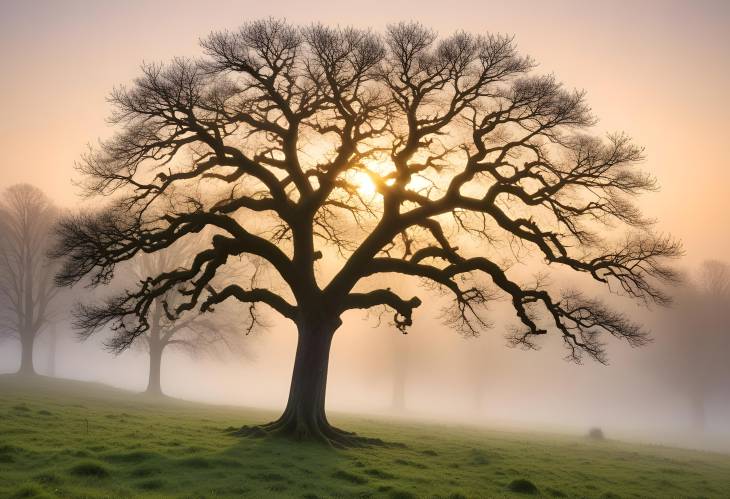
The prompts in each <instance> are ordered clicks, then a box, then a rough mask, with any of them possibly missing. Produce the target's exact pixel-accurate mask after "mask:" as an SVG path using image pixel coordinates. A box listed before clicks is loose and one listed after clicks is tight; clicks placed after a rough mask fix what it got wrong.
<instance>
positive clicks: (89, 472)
mask: <svg viewBox="0 0 730 499" xmlns="http://www.w3.org/2000/svg"><path fill="white" fill-rule="evenodd" d="M69 472H70V473H71V474H72V475H76V476H80V477H88V478H106V477H108V476H109V475H110V473H109V470H108V469H107V468H106V467H105V466H104V465H103V464H101V463H97V462H94V461H83V462H80V463H78V464H76V465H74V466H72V467H71V469H70V470H69Z"/></svg>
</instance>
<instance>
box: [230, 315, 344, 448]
mask: <svg viewBox="0 0 730 499" xmlns="http://www.w3.org/2000/svg"><path fill="white" fill-rule="evenodd" d="M340 324H341V321H340V320H339V318H338V319H334V320H330V321H319V322H317V323H309V324H302V325H300V326H299V327H298V333H299V334H298V342H297V352H296V356H295V358H294V369H293V371H292V379H291V385H290V388H289V399H288V401H287V404H286V409H284V413H283V414H282V415H281V417H280V418H279V419H277V420H276V421H274V422H272V423H269V424H265V425H262V426H260V427H247V426H244V427H243V428H241V429H240V430H239V431H238V434H240V435H250V436H258V435H263V434H267V433H272V434H278V435H285V436H289V437H292V438H294V439H296V440H316V441H320V442H324V443H326V444H328V445H332V446H336V447H344V446H349V445H355V444H357V443H358V438H357V437H355V434H354V433H350V432H345V431H342V430H340V429H337V428H335V427H333V426H331V425H330V424H329V422H328V421H327V416H326V414H325V398H326V391H327V369H328V366H329V354H330V347H331V346H332V337H333V336H334V333H335V331H336V330H337V328H338V327H339V326H340Z"/></svg>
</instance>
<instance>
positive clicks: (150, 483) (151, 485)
mask: <svg viewBox="0 0 730 499" xmlns="http://www.w3.org/2000/svg"><path fill="white" fill-rule="evenodd" d="M164 487H165V481H164V480H161V479H159V478H155V479H153V480H145V481H144V482H139V483H138V484H137V488H138V489H142V490H160V489H162V488H164Z"/></svg>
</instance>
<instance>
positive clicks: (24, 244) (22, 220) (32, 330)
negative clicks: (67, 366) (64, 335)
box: [0, 184, 59, 375]
mask: <svg viewBox="0 0 730 499" xmlns="http://www.w3.org/2000/svg"><path fill="white" fill-rule="evenodd" d="M57 215H58V211H57V209H56V207H55V206H54V205H53V203H52V202H51V200H50V199H49V198H48V197H47V196H46V195H45V194H43V192H41V191H40V190H39V189H37V188H36V187H33V186H32V185H28V184H18V185H14V186H11V187H9V188H7V189H6V190H5V192H4V193H3V195H2V199H0V336H6V337H13V338H17V339H18V340H19V341H20V344H21V349H22V350H21V351H22V353H21V363H20V370H19V374H24V375H31V374H35V370H34V368H33V346H34V343H35V340H36V338H37V337H38V335H40V334H41V332H43V331H44V329H45V328H46V327H47V326H48V323H49V319H50V317H51V313H52V311H53V310H52V307H51V305H52V301H53V299H54V297H55V296H56V295H57V294H58V291H59V288H57V287H56V286H55V284H54V282H53V276H54V273H55V268H54V266H53V265H52V261H51V260H49V259H48V257H47V256H46V252H47V251H48V250H49V249H50V247H51V244H52V237H53V225H54V223H55V221H56V218H57Z"/></svg>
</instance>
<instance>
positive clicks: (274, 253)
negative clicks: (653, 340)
mask: <svg viewBox="0 0 730 499" xmlns="http://www.w3.org/2000/svg"><path fill="white" fill-rule="evenodd" d="M201 45H202V48H203V50H204V53H205V55H204V57H202V58H200V59H188V58H178V59H174V60H172V61H171V62H169V63H167V64H156V63H155V64H145V65H143V67H142V74H141V76H140V77H139V78H137V79H136V80H135V81H134V82H133V83H132V84H131V85H129V86H121V87H118V88H116V89H115V90H114V91H113V92H112V94H111V97H110V101H111V103H112V105H113V107H114V113H113V114H112V117H111V121H112V123H113V124H115V125H116V128H117V133H116V135H115V136H114V137H113V138H111V139H109V140H106V141H104V142H103V143H102V144H101V145H100V146H99V147H97V148H95V149H93V150H92V151H91V152H90V153H89V154H88V155H86V156H85V157H84V158H83V160H82V161H81V162H80V164H79V170H80V171H81V173H82V177H83V180H84V185H85V188H86V190H87V193H88V194H89V195H102V196H112V198H113V199H114V201H113V202H112V203H111V205H109V206H108V207H107V208H106V209H105V210H104V211H103V212H101V213H92V214H81V215H77V216H74V217H71V218H68V219H66V220H65V222H64V224H63V226H62V228H61V229H60V233H61V234H62V235H63V240H62V242H61V243H60V244H59V246H58V248H57V249H56V252H55V253H56V255H58V256H62V257H64V258H65V265H64V267H63V269H62V271H61V272H60V273H59V274H58V277H57V279H58V282H59V283H60V284H64V285H71V284H73V283H76V282H78V281H79V280H80V279H82V278H83V277H84V276H90V279H91V282H92V284H93V285H97V284H101V283H105V282H108V280H109V279H110V278H111V276H112V275H113V273H114V270H115V267H116V266H117V265H118V264H119V263H120V262H124V261H126V260H129V259H130V258H132V257H134V256H135V255H136V254H137V253H139V252H147V253H151V252H156V251H159V250H162V249H164V248H167V247H169V246H172V245H174V244H175V243H176V242H177V241H179V240H181V239H184V238H186V237H188V236H189V235H190V234H192V233H198V232H201V231H203V230H209V231H211V234H213V235H212V237H210V243H209V245H208V247H207V248H206V249H204V250H201V251H200V252H198V253H197V254H196V255H195V257H194V258H193V259H192V260H191V262H190V264H189V265H187V266H185V267H181V268H179V269H176V270H174V271H169V272H163V273H160V274H159V275H155V276H150V277H149V278H148V279H145V280H144V281H142V282H141V284H140V286H139V287H138V288H137V289H132V290H129V291H128V292H126V293H125V294H123V295H121V296H119V297H117V298H115V299H114V301H113V302H110V306H112V305H113V306H115V307H118V308H120V309H121V310H123V311H124V314H123V315H127V316H129V317H134V318H136V319H137V320H136V321H135V322H134V325H133V326H130V325H129V323H127V322H124V323H123V321H120V323H119V325H120V326H122V327H121V329H120V330H121V331H123V333H124V337H123V339H122V341H121V342H120V343H119V348H125V347H126V346H128V345H129V344H131V343H132V342H133V341H134V339H135V338H136V337H137V336H139V335H140V334H142V333H144V331H145V330H146V329H147V328H148V327H149V322H148V316H149V313H150V307H151V305H152V304H153V303H154V300H155V299H156V298H157V297H160V296H163V295H167V294H168V293H169V292H171V291H175V292H177V293H178V294H180V296H181V297H182V298H183V299H182V300H181V301H180V302H176V306H175V307H167V308H166V313H167V314H168V315H169V316H170V317H171V318H174V317H175V316H177V315H179V314H181V313H184V312H186V311H188V310H193V309H197V310H200V311H202V312H205V311H208V310H210V309H211V308H213V307H215V306H216V305H217V304H219V303H221V302H223V301H224V300H227V299H229V298H233V299H236V300H239V301H240V302H244V303H247V304H250V306H251V307H252V308H251V310H252V311H253V313H255V311H256V310H257V307H258V306H259V305H267V306H268V307H270V308H271V309H273V310H274V311H276V312H278V313H279V314H280V315H282V316H283V317H285V318H287V319H290V320H292V321H294V322H295V323H296V324H297V326H298V328H299V331H300V347H301V343H302V341H303V340H302V338H303V337H309V336H310V335H312V334H313V335H314V336H318V335H320V331H324V332H322V333H321V334H322V335H324V336H330V337H331V334H332V333H334V331H335V330H336V329H337V327H339V325H340V324H341V320H340V315H341V314H342V313H343V312H344V311H346V310H350V309H370V308H373V307H386V308H388V309H390V310H391V311H392V313H393V316H392V317H393V319H392V323H393V324H394V325H395V327H396V328H398V329H399V330H401V331H404V332H405V331H406V330H407V328H408V327H409V326H411V325H412V323H413V319H414V310H415V309H416V308H417V307H418V306H419V305H421V303H422V302H421V300H420V299H419V298H418V297H411V296H401V295H400V294H399V293H398V292H397V291H396V290H394V289H393V287H390V286H384V285H383V283H384V282H387V280H384V279H383V277H384V276H386V275H388V274H395V275H404V276H408V277H413V278H415V279H417V280H419V281H420V282H422V283H424V284H425V285H426V286H427V287H431V288H436V289H438V290H441V291H443V292H445V293H448V294H449V295H450V296H451V297H452V298H453V308H452V309H451V313H450V314H449V315H448V320H449V322H450V323H451V324H453V325H454V326H455V327H457V328H459V329H460V330H461V331H462V332H464V333H466V334H478V333H479V331H481V330H482V329H483V328H484V327H486V326H487V325H488V324H489V320H488V318H487V316H486V312H485V306H486V304H487V303H488V302H489V301H491V300H492V299H493V298H495V296H496V295H501V296H505V297H507V299H509V300H510V302H511V304H512V305H513V307H514V310H515V312H516V315H517V318H518V321H519V324H520V326H519V327H518V328H516V329H515V330H514V331H513V333H512V334H511V336H510V339H511V342H512V343H513V344H515V345H523V346H526V347H533V346H535V337H537V336H539V335H544V334H546V333H548V332H549V331H554V332H557V333H558V334H559V335H560V336H561V338H562V339H563V341H564V344H565V346H566V347H567V355H568V357H569V358H571V359H573V360H575V361H580V360H581V358H582V356H583V355H588V356H589V357H591V358H593V359H596V360H598V361H600V362H605V361H606V355H605V350H604V344H603V340H602V339H601V338H602V335H603V334H607V335H611V336H614V337H618V338H621V339H624V340H626V341H628V342H629V343H630V344H631V345H642V344H644V343H645V342H646V341H647V333H646V332H645V331H644V330H643V329H642V328H641V327H640V326H639V325H637V324H634V323H633V322H631V321H630V320H629V319H628V318H627V317H626V316H624V315H623V314H621V313H618V312H614V311H612V310H610V309H609V308H607V307H606V306H604V305H603V304H602V303H601V302H600V301H599V300H598V299H596V298H593V297H589V296H585V295H584V294H582V293H580V292H578V291H575V290H566V291H564V292H563V293H562V294H556V293H554V292H553V291H551V290H549V289H548V288H547V287H546V286H544V284H543V282H542V280H540V279H536V280H534V281H522V280H520V279H518V278H517V276H515V275H513V273H512V272H511V270H510V269H511V263H512V262H513V260H514V257H513V256H512V255H514V251H513V250H514V248H515V247H520V248H525V249H526V250H528V251H530V252H531V254H532V255H534V256H535V257H536V258H537V261H539V262H542V263H541V265H542V264H544V265H545V266H550V267H561V268H567V269H570V270H573V271H575V272H577V273H581V274H585V275H588V276H590V277H592V278H593V279H594V280H595V281H597V282H599V283H603V284H606V285H608V286H610V287H611V289H613V290H617V291H618V292H621V293H623V294H625V295H628V296H630V297H633V298H636V299H639V300H642V301H646V302H658V303H665V302H667V301H668V296H667V295H666V294H665V293H664V292H663V291H662V288H661V282H666V281H672V280H674V279H675V278H676V275H675V273H674V272H673V270H672V269H671V268H670V267H668V266H667V265H666V258H670V257H674V256H677V255H678V254H679V252H680V247H679V244H678V243H677V242H675V241H674V240H672V239H671V238H670V237H668V236H662V235H655V234H653V233H652V231H651V226H652V221H651V220H648V219H647V218H645V217H644V216H642V214H641V212H640V211H639V209H638V208H637V207H636V206H635V205H634V204H633V203H632V198H633V197H635V196H636V195H638V194H640V193H641V192H644V191H647V190H652V189H654V188H655V187H656V184H655V180H654V179H653V177H652V176H650V175H649V174H647V173H646V172H644V171H643V170H642V169H641V167H640V163H641V162H642V160H643V152H642V149H641V148H640V147H638V146H636V145H634V143H633V142H632V141H631V140H630V139H629V138H628V137H627V136H626V135H624V134H620V133H619V134H611V135H608V136H606V137H597V136H595V135H591V133H590V132H591V127H592V126H593V125H594V124H595V122H596V119H595V118H594V116H593V115H592V114H591V111H590V108H589V106H588V105H587V103H586V100H585V93H584V92H582V91H577V90H569V89H566V88H565V87H564V86H563V85H562V84H561V83H560V82H559V81H558V80H557V79H556V78H555V77H554V76H552V75H541V74H538V73H537V72H536V65H535V63H534V62H533V61H532V59H530V58H529V57H526V56H523V55H520V54H519V53H518V51H517V49H516V47H515V43H514V41H513V39H512V37H510V36H505V35H494V34H485V35H473V34H470V33H465V32H457V33H454V34H453V35H450V36H447V37H441V38H440V37H438V36H437V34H436V33H435V32H434V31H432V30H430V29H428V28H426V27H424V26H422V25H420V24H418V23H398V24H393V25H390V26H388V28H387V29H386V30H385V32H384V33H382V34H379V33H375V32H373V31H370V30H362V29H356V28H339V27H338V28H333V27H329V26H325V25H321V24H312V25H307V26H294V25H291V24H289V23H287V22H285V21H280V20H275V19H266V20H260V21H253V22H249V23H246V24H245V25H243V26H242V27H241V28H240V29H238V30H236V31H225V32H215V33H212V34H211V35H210V36H208V37H207V38H205V39H203V40H202V41H201ZM607 227H608V228H610V230H606V228H607ZM606 234H613V237H606ZM323 255H324V256H326V257H327V258H328V259H329V260H330V262H328V263H332V262H334V263H335V264H336V267H337V268H336V270H335V271H334V272H333V273H331V275H325V274H326V273H324V272H322V269H321V263H320V262H319V260H320V259H322V257H323ZM241 257H244V258H245V259H247V260H248V261H250V262H254V263H255V265H253V267H252V268H253V269H255V270H251V272H249V273H248V274H247V275H245V276H241V278H240V279H239V280H238V281H237V282H232V283H227V284H226V285H222V286H218V285H216V284H215V280H214V278H215V277H216V275H217V274H218V273H219V272H220V270H221V269H223V268H224V267H225V266H226V265H227V264H228V263H229V262H230V261H232V260H234V259H239V258H241ZM546 268H547V267H546ZM96 326H99V324H96ZM311 331H315V333H311ZM323 348H324V347H323ZM326 349H328V343H327V346H326ZM304 350H306V348H305V349H304ZM299 353H300V351H299V350H298V356H299ZM302 355H304V353H302ZM324 357H325V358H324V362H325V364H326V360H327V359H326V355H325V356H324ZM296 362H297V361H295V378H296V376H297V375H296V373H297V365H299V364H296ZM302 362H305V361H302ZM307 362H309V364H311V363H312V362H314V361H311V359H310V361H307ZM317 362H320V363H321V359H320V360H318V361H317ZM305 363H306V362H305ZM324 375H325V377H326V368H325V370H324ZM292 390H293V391H294V382H293V388H292ZM320 392H321V393H320V395H318V397H322V399H323V397H324V390H323V389H321V390H320ZM290 404H291V398H290ZM322 406H323V400H322ZM322 417H323V416H322Z"/></svg>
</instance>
